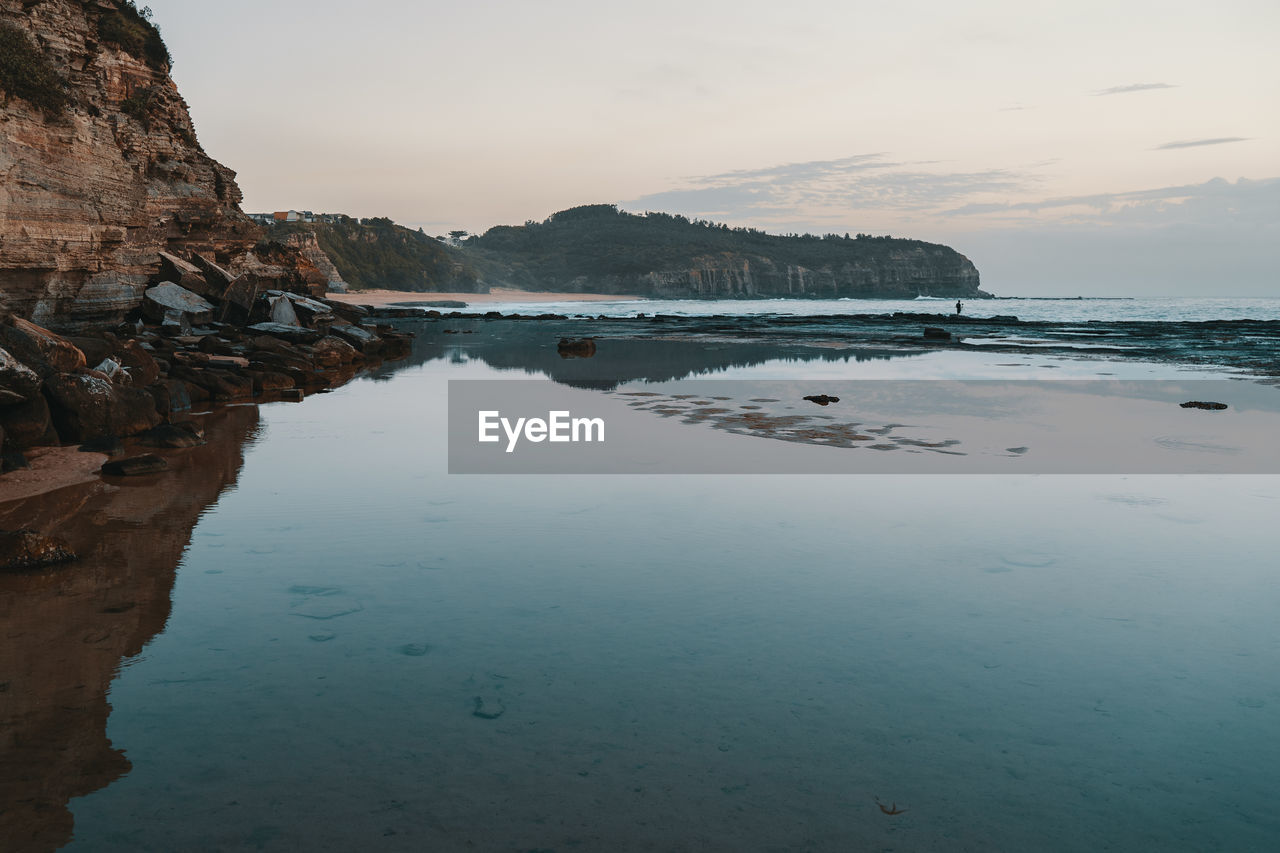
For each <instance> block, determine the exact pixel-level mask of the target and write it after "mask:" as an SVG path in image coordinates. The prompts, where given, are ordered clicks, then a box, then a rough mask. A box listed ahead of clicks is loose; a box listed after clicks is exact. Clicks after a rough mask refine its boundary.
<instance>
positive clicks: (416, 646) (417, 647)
mask: <svg viewBox="0 0 1280 853" xmlns="http://www.w3.org/2000/svg"><path fill="white" fill-rule="evenodd" d="M429 651H431V646H429V645H427V644H426V643H406V644H405V645H403V646H401V647H400V654H402V655H407V656H408V657H411V658H420V657H422V656H423V655H425V654H426V653H427V652H429Z"/></svg>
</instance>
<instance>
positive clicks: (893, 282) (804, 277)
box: [636, 246, 986, 299]
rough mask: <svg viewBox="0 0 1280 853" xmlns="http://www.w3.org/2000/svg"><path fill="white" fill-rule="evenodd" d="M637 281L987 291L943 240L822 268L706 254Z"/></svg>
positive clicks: (842, 293)
mask: <svg viewBox="0 0 1280 853" xmlns="http://www.w3.org/2000/svg"><path fill="white" fill-rule="evenodd" d="M637 283H638V285H639V286H638V287H637V288H636V289H637V290H638V291H639V292H641V293H644V294H647V295H653V296H664V297H668V298H696V299H726V298H728V299H733V298H741V299H751V298H759V297H788V298H802V299H838V298H841V297H855V298H856V297H875V298H880V299H893V298H903V299H914V298H915V297H917V296H953V295H967V296H969V297H970V298H974V297H979V296H985V295H986V294H984V293H983V292H982V291H980V290H979V289H978V284H979V279H978V270H977V268H976V267H975V266H974V265H973V263H972V262H970V261H969V259H968V258H966V257H964V256H963V255H960V254H958V253H956V252H954V251H951V250H950V249H946V248H945V247H941V246H939V247H937V248H936V250H933V251H930V250H929V249H926V248H911V249H904V250H901V251H894V252H892V253H890V255H889V256H888V257H886V258H883V259H877V260H875V261H866V262H860V263H848V264H843V265H841V266H838V267H823V268H821V269H808V268H806V267H803V266H799V265H796V264H787V265H780V264H776V263H774V262H772V261H770V260H769V259H767V258H758V259H755V260H754V261H753V260H750V259H737V258H735V259H732V260H726V259H723V258H706V259H702V260H701V263H700V264H699V265H698V266H696V267H693V268H689V269H680V270H668V271H664V272H652V273H649V274H648V275H646V276H642V277H640V278H639V280H638V282H637Z"/></svg>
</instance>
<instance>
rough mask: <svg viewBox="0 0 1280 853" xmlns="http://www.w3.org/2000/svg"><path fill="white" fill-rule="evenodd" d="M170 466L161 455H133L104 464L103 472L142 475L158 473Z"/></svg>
mask: <svg viewBox="0 0 1280 853" xmlns="http://www.w3.org/2000/svg"><path fill="white" fill-rule="evenodd" d="M168 467H169V463H168V462H165V461H164V460H163V459H161V458H160V457H159V456H152V455H150V454H148V455H146V456H131V457H129V458H128V459H116V460H113V461H111V462H105V463H103V465H102V469H101V470H102V474H103V475H104V476H107V477H140V476H142V475H143V474H158V473H159V472H161V471H164V470H165V469H167V468H168Z"/></svg>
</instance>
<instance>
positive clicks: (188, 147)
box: [0, 0, 261, 331]
mask: <svg viewBox="0 0 1280 853" xmlns="http://www.w3.org/2000/svg"><path fill="white" fill-rule="evenodd" d="M121 10H122V6H121V4H120V3H119V2H117V0H35V2H33V1H32V0H0V24H8V25H11V26H12V27H16V28H17V29H19V30H22V31H25V32H26V33H28V34H29V35H30V37H31V41H32V43H33V44H34V45H35V46H36V47H37V49H38V50H39V51H40V52H41V53H42V54H43V55H44V57H45V58H46V59H47V60H48V62H49V64H50V65H51V67H52V68H54V69H55V70H56V72H57V73H59V74H60V75H62V76H64V77H65V80H66V82H67V90H66V91H67V95H68V99H67V100H68V102H67V106H66V108H65V109H64V110H62V111H61V113H60V114H50V113H49V112H47V111H44V110H41V109H39V108H36V107H34V106H33V105H32V104H31V103H29V102H27V101H25V100H23V99H22V98H19V97H14V96H13V95H12V93H8V92H6V93H4V98H3V103H0V302H5V303H7V304H8V306H9V307H10V308H11V309H12V310H13V311H14V312H16V313H17V314H18V315H20V316H22V317H25V318H28V319H31V320H34V321H35V322H37V323H39V324H40V325H42V326H46V327H48V328H52V329H57V330H63V331H73V330H77V329H82V328H86V327H89V326H93V325H101V324H103V323H107V322H112V321H119V320H120V319H122V318H123V316H124V315H125V313H127V312H128V311H129V310H130V309H132V308H134V307H136V306H137V305H138V304H139V303H140V301H141V299H142V293H143V290H144V289H145V287H146V286H147V284H148V282H149V281H150V280H152V279H153V278H154V277H155V276H156V275H157V273H158V272H159V266H160V258H159V252H160V251H161V250H166V251H169V252H173V253H175V254H187V253H189V252H193V251H198V252H201V253H202V254H205V255H206V256H208V257H211V258H214V259H216V260H217V261H219V262H222V263H224V264H228V265H231V264H233V261H234V259H235V258H237V257H238V256H241V255H243V254H244V253H245V252H246V251H247V250H249V249H250V248H252V247H253V246H254V244H255V243H256V242H257V241H258V239H259V237H260V233H261V232H260V229H259V228H258V227H257V226H256V225H254V224H253V223H252V222H250V221H249V220H248V219H247V218H246V217H245V216H244V214H243V213H241V211H240V209H239V206H238V205H239V202H240V198H241V196H240V190H239V188H238V187H237V186H236V182H235V173H234V172H232V171H231V170H230V169H228V168H226V167H225V166H223V165H221V164H219V163H217V162H216V161H214V160H213V159H212V158H211V157H209V156H208V155H207V154H206V153H205V152H204V151H203V149H201V147H200V144H199V142H198V141H197V140H196V136H195V133H194V130H193V128H192V124H191V117H190V115H189V114H188V112H187V105H186V103H185V102H184V101H183V99H182V97H181V95H179V94H178V89H177V87H176V86H175V85H174V82H173V80H172V79H170V77H169V75H168V70H167V66H166V65H165V64H164V63H163V62H156V61H154V59H153V60H152V61H148V59H147V58H146V57H140V56H137V55H134V54H133V53H130V52H129V51H127V50H125V49H124V48H122V47H120V46H118V45H116V44H113V43H111V42H110V41H108V40H107V39H105V38H104V37H103V33H104V25H103V23H102V19H103V16H111V15H119V14H121ZM129 11H131V10H129Z"/></svg>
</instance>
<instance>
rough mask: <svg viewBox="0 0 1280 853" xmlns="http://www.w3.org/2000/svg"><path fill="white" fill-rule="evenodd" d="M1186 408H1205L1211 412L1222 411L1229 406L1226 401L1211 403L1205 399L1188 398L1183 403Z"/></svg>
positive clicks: (1182, 405)
mask: <svg viewBox="0 0 1280 853" xmlns="http://www.w3.org/2000/svg"><path fill="white" fill-rule="evenodd" d="M1181 407H1182V408H1184V409H1205V410H1207V411H1210V412H1220V411H1222V410H1223V409H1225V408H1227V404H1226V403H1210V402H1205V401H1204V400H1188V401H1187V402H1185V403H1182V404H1181Z"/></svg>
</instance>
